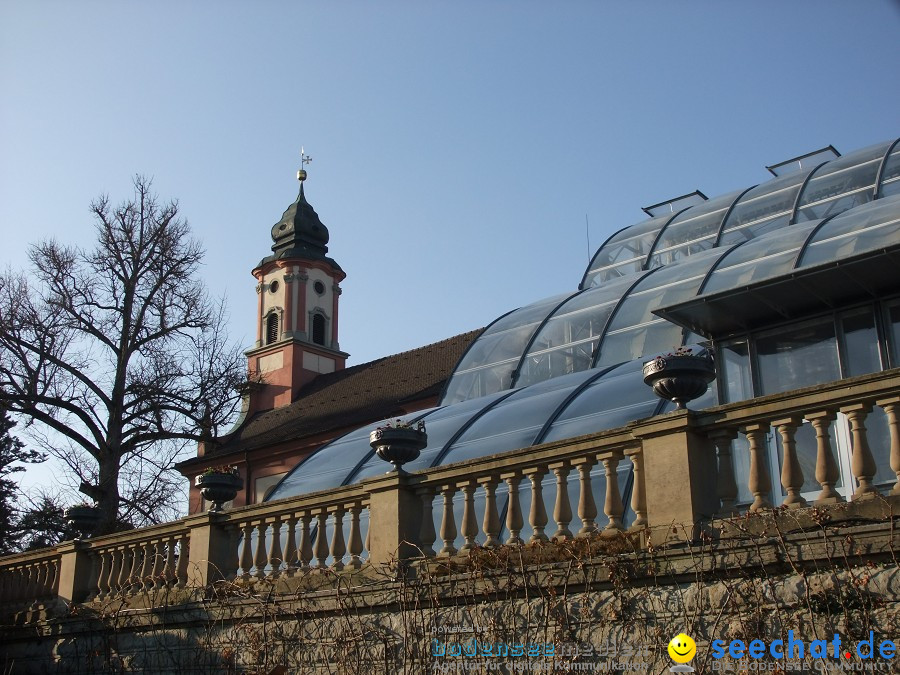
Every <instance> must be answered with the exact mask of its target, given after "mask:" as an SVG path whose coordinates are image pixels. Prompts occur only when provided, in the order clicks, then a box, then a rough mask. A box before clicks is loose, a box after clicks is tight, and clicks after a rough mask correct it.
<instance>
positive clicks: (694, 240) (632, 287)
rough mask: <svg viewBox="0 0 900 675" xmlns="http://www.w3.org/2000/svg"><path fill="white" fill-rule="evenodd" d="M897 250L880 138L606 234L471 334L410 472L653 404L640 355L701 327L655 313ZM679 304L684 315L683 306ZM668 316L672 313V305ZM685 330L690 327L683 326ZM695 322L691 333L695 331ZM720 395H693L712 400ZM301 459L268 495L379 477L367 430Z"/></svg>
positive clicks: (597, 427) (602, 423) (890, 183)
mask: <svg viewBox="0 0 900 675" xmlns="http://www.w3.org/2000/svg"><path fill="white" fill-rule="evenodd" d="M898 247H900V147H898V143H897V142H896V141H895V142H893V143H881V144H878V145H875V146H872V147H870V148H865V149H863V150H860V151H858V152H854V153H852V154H849V155H846V156H843V157H838V158H836V159H834V160H832V161H830V162H825V163H820V164H818V165H816V166H813V167H811V168H810V167H807V168H804V169H801V170H798V171H793V172H790V173H787V174H784V175H781V176H779V177H776V178H774V179H772V180H770V181H768V182H767V183H763V184H761V185H759V186H757V187H754V188H751V189H748V190H743V191H735V192H732V193H729V194H727V195H722V196H720V197H717V198H714V199H710V200H708V201H704V202H702V203H700V204H697V205H694V206H691V207H689V208H687V209H683V210H681V211H677V212H674V213H672V214H666V215H665V216H660V217H655V218H650V219H648V220H646V221H644V222H643V223H639V224H638V225H635V226H632V227H629V228H626V229H624V230H621V231H619V232H617V233H616V234H614V235H613V236H611V237H610V238H609V239H608V240H607V241H606V242H605V243H604V244H603V245H602V246H601V247H600V249H599V250H598V251H597V254H596V255H595V256H594V258H593V259H592V261H591V263H590V265H589V266H588V271H587V272H586V273H585V276H584V281H583V282H582V290H581V291H578V292H575V293H571V294H563V295H558V296H554V297H551V298H547V299H544V300H540V301H538V302H535V303H532V304H530V305H527V306H525V307H521V308H519V309H516V310H513V311H511V312H509V313H507V314H505V315H503V316H501V317H499V318H498V319H497V320H496V321H494V322H493V323H492V324H491V325H490V326H488V328H486V329H485V330H484V331H483V332H482V334H481V335H480V336H479V337H478V338H477V339H476V340H475V341H474V342H473V343H472V345H471V346H470V347H469V349H468V351H467V352H466V353H465V354H464V355H463V356H462V358H461V359H460V362H459V364H458V365H457V367H456V369H455V371H454V373H453V375H452V376H451V378H450V379H449V381H448V383H447V386H446V388H445V391H444V394H443V396H442V398H441V401H440V407H438V408H434V409H431V410H428V411H423V412H418V413H415V414H412V415H408V416H407V417H406V418H404V419H406V420H409V421H416V420H418V419H423V420H424V421H425V424H426V427H427V430H428V446H427V447H426V448H425V450H424V451H423V452H422V454H421V456H420V457H419V459H417V460H416V461H415V462H412V463H411V464H409V465H407V467H406V468H407V469H408V470H411V471H414V470H416V469H423V468H427V467H430V466H437V465H440V464H445V463H450V462H456V461H460V460H465V459H471V458H475V457H481V456H488V455H493V454H496V453H498V452H504V451H507V450H514V449H517V448H523V447H528V446H530V445H534V444H537V443H542V442H546V441H552V440H559V439H565V438H571V437H575V436H579V435H582V434H587V433H594V432H597V431H602V430H605V429H611V428H614V427H617V426H621V425H623V424H626V423H627V422H629V421H632V420H636V419H640V418H643V417H647V416H650V415H653V414H655V413H659V412H661V411H662V409H664V407H665V405H666V404H665V403H664V402H662V403H661V402H660V401H659V399H657V398H656V397H655V395H654V394H653V392H652V390H651V389H650V388H649V387H647V386H646V385H644V383H643V381H642V378H641V374H640V369H641V365H642V363H643V361H645V360H646V359H649V358H652V357H653V356H656V355H657V354H659V353H664V352H667V351H670V350H671V349H672V348H674V347H677V346H680V345H682V344H684V343H685V341H686V340H691V341H696V339H697V335H696V334H694V333H689V332H687V330H686V329H685V328H682V327H681V325H678V324H676V323H673V322H672V321H670V320H668V319H667V318H663V317H664V316H670V313H669V312H670V310H669V309H667V310H666V311H665V312H660V311H659V310H660V309H661V308H671V312H674V311H676V310H677V308H679V307H687V306H689V305H691V303H695V302H697V301H698V298H700V299H703V298H706V297H709V296H713V297H716V296H719V295H721V294H723V293H733V292H734V291H735V290H736V289H737V290H739V289H743V288H745V287H747V286H750V285H753V284H756V283H758V282H760V281H765V280H769V279H778V278H783V277H788V276H790V275H792V274H797V273H798V271H800V270H803V269H807V268H809V269H813V270H815V269H817V268H819V267H822V266H823V265H827V264H828V263H840V262H841V261H843V260H846V259H850V260H853V259H856V258H859V256H863V255H865V254H867V253H872V252H878V251H882V250H887V249H889V248H898ZM679 311H680V310H679ZM671 316H674V315H673V314H671ZM681 323H682V324H684V325H690V324H688V323H685V322H684V321H681ZM695 330H698V328H695ZM714 402H715V393H714V391H713V390H710V393H708V394H707V396H706V397H705V398H704V399H702V400H701V401H698V402H697V403H698V404H700V405H704V404H705V405H711V404H713V403H714ZM380 424H383V422H379V423H374V424H371V425H368V426H366V427H364V428H361V429H358V430H356V431H353V432H351V433H349V434H347V435H346V436H343V437H342V438H339V439H336V440H334V441H332V442H331V443H329V444H327V445H325V446H323V447H322V448H320V449H319V450H317V451H316V452H314V453H313V454H312V455H310V456H309V457H308V458H307V459H305V460H304V461H303V462H301V463H300V465H298V466H297V467H296V468H295V469H294V470H293V471H292V472H291V473H290V474H288V475H287V476H286V477H285V478H284V480H283V481H282V482H281V484H280V485H279V486H278V487H277V488H276V489H275V490H274V491H273V492H272V494H271V496H270V497H269V499H279V498H282V497H287V496H290V495H296V494H303V493H305V492H312V491H316V490H321V489H326V488H329V487H336V486H339V485H342V484H347V483H350V482H354V481H358V480H361V479H363V478H366V477H369V476H372V475H375V474H379V473H384V472H385V471H386V470H387V468H388V465H387V464H385V463H384V462H383V461H381V460H380V459H379V458H377V457H376V456H375V455H374V453H373V452H372V450H371V448H370V447H369V432H370V431H372V430H374V429H375V428H376V427H377V426H379V425H380Z"/></svg>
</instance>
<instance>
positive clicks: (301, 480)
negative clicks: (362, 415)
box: [266, 408, 434, 501]
mask: <svg viewBox="0 0 900 675" xmlns="http://www.w3.org/2000/svg"><path fill="white" fill-rule="evenodd" d="M433 410H434V408H432V409H430V410H420V411H418V412H415V413H410V414H408V415H403V416H402V417H400V419H401V420H403V421H405V422H413V421H416V420H419V419H420V418H423V417H425V416H426V415H427V414H428V413H429V412H431V411H433ZM391 419H392V420H393V419H396V418H393V417H392V418H391ZM386 421H387V420H381V421H380V422H375V423H374V424H368V425H366V426H364V427H362V428H360V429H357V430H356V431H351V432H350V433H349V434H347V435H346V436H342V437H341V438H339V439H337V440H335V441H332V442H331V443H328V444H327V445H324V446H322V447H321V448H319V449H318V450H316V451H315V452H314V453H313V454H312V455H310V456H309V457H307V458H306V459H305V460H303V461H301V462H300V463H299V464H298V465H297V466H295V467H294V468H293V469H292V470H291V472H290V473H289V474H288V475H287V476H285V478H284V480H282V481H281V484H280V485H278V487H276V488H275V489H274V490H273V491H272V492H271V494H269V497H268V498H267V499H266V501H274V500H276V499H284V498H285V497H293V496H296V495H302V494H306V493H308V492H318V491H319V490H326V489H328V488H333V487H338V486H340V485H343V484H344V481H345V480H346V479H347V478H348V477H349V475H350V473H351V471H353V469H354V468H355V467H356V465H357V464H358V463H359V462H361V461H362V460H363V459H366V458H367V457H369V456H371V455H372V454H373V452H372V448H371V447H370V446H369V433H370V432H372V431H374V430H375V428H376V427H378V426H379V425H381V424H384V423H385V422H386Z"/></svg>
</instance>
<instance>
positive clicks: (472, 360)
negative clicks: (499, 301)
mask: <svg viewBox="0 0 900 675" xmlns="http://www.w3.org/2000/svg"><path fill="white" fill-rule="evenodd" d="M572 295H574V294H573V293H564V294H562V295H556V296H553V297H552V298H546V299H544V300H540V301H538V302H535V303H532V304H530V305H526V306H525V307H520V308H519V309H516V310H514V311H512V312H510V313H509V314H507V315H506V316H504V317H502V318H500V319H498V320H497V321H495V322H494V323H493V324H492V325H490V326H488V327H487V329H485V331H484V332H483V333H482V334H481V335H479V336H478V337H477V338H476V339H475V342H473V343H472V346H471V347H470V348H469V350H468V351H467V352H466V353H465V354H464V355H463V357H462V359H461V360H460V362H459V365H457V366H456V370H454V371H453V376H452V377H451V378H450V381H449V382H448V383H447V389H446V390H445V392H444V395H443V397H442V398H441V404H450V403H456V402H458V401H465V400H467V399H470V398H477V397H478V396H485V395H487V394H492V393H494V392H496V391H502V390H504V389H509V387H510V385H511V384H512V374H513V371H514V370H515V368H516V366H517V365H518V364H519V361H520V360H521V358H522V353H523V352H524V351H525V346H526V345H527V344H528V342H529V340H531V337H532V335H534V332H535V331H536V330H537V328H538V326H540V325H541V323H542V322H543V321H544V319H546V318H547V315H548V314H550V312H552V311H553V310H554V309H556V307H557V306H559V304H560V303H561V302H563V301H564V300H565V299H566V298H569V297H571V296H572Z"/></svg>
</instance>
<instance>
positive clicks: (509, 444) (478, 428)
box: [441, 370, 597, 464]
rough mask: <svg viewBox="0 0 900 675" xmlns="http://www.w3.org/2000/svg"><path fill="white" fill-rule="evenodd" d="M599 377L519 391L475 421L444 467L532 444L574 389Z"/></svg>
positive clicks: (586, 374)
mask: <svg viewBox="0 0 900 675" xmlns="http://www.w3.org/2000/svg"><path fill="white" fill-rule="evenodd" d="M596 375H597V373H596V372H595V371H591V370H589V371H586V372H582V373H574V374H572V375H564V376H562V377H556V378H553V379H552V380H547V381H546V382H540V383H538V384H535V385H532V386H530V387H525V388H524V389H518V390H516V392H515V393H513V394H512V396H510V397H509V398H506V399H504V400H502V401H500V402H499V403H498V404H497V405H496V406H494V407H493V408H491V409H490V410H488V411H487V412H486V413H485V414H484V415H482V416H481V417H480V418H479V419H478V420H476V421H475V423H474V424H472V426H471V427H469V428H468V429H467V430H466V431H465V433H463V435H462V436H460V437H459V439H457V440H456V441H455V442H454V443H453V445H452V446H450V450H449V452H448V453H447V455H446V457H445V459H444V461H443V462H441V464H449V463H451V462H459V461H462V460H465V459H472V458H475V457H486V456H488V455H493V454H495V453H498V452H505V451H507V450H516V449H518V448H525V447H528V446H530V445H532V444H533V443H535V439H536V438H537V434H538V432H539V431H540V430H541V428H542V427H543V426H544V424H545V423H546V422H547V420H548V419H549V418H550V415H551V414H553V412H554V411H555V410H556V408H557V407H558V406H559V404H560V403H562V402H563V401H564V400H565V398H566V397H567V396H568V395H569V394H570V393H571V392H572V390H573V389H574V388H575V387H577V386H579V385H580V384H581V383H583V382H584V381H585V380H587V379H589V378H591V377H595V376H596Z"/></svg>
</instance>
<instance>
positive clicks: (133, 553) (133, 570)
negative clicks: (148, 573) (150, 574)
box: [125, 543, 144, 591]
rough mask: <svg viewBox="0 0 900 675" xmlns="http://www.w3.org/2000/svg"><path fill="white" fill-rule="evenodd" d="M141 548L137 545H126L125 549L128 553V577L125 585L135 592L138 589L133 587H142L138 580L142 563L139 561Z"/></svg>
mask: <svg viewBox="0 0 900 675" xmlns="http://www.w3.org/2000/svg"><path fill="white" fill-rule="evenodd" d="M143 548H144V547H143V546H141V545H140V544H138V543H134V544H128V545H127V546H126V547H125V550H126V551H127V552H128V575H127V578H126V580H125V584H126V587H127V588H128V589H129V590H135V591H136V590H138V589H137V588H134V586H135V585H138V586H142V583H141V581H140V578H141V564H142V563H143V560H142V559H141V553H142V552H143Z"/></svg>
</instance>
